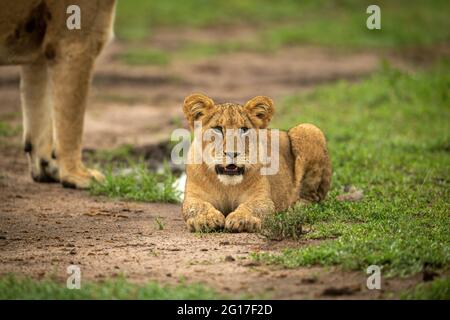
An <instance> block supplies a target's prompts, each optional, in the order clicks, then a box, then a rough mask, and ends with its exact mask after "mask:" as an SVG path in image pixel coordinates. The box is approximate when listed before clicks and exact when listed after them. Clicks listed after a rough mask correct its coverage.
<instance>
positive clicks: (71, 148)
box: [0, 0, 115, 188]
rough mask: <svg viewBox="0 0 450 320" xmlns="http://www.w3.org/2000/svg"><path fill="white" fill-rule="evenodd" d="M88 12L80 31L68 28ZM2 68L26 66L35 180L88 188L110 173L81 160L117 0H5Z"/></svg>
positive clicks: (26, 116)
mask: <svg viewBox="0 0 450 320" xmlns="http://www.w3.org/2000/svg"><path fill="white" fill-rule="evenodd" d="M70 5H78V6H79V7H80V9H81V29H80V30H78V29H75V30H69V29H68V28H67V26H66V19H67V18H68V16H69V15H68V14H67V13H66V10H67V7H68V6H70ZM1 6H2V10H1V11H0V65H2V64H3V65H4V64H20V65H22V67H21V85H20V86H21V100H22V111H23V124H24V126H23V127H24V144H25V150H26V152H27V153H28V158H29V163H30V171H31V175H32V177H33V179H34V180H35V181H61V182H62V183H63V185H65V186H71V187H77V188H86V187H88V185H89V184H90V182H91V181H92V179H95V180H98V181H102V180H103V179H104V177H103V175H102V174H101V173H100V172H98V171H96V170H90V169H87V168H86V167H85V166H84V165H83V163H82V161H81V138H82V132H83V119H84V112H85V108H86V99H87V94H88V90H89V86H90V81H91V76H92V71H93V67H94V61H95V58H96V57H97V56H98V54H99V53H100V51H101V50H102V48H103V46H104V45H105V44H106V43H107V42H108V41H109V40H110V38H111V37H112V27H113V20H114V6H115V1H114V0H5V1H2V4H1Z"/></svg>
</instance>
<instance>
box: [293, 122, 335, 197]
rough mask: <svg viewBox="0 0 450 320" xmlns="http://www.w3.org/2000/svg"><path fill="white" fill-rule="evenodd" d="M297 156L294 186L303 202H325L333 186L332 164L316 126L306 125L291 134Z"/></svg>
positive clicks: (297, 127)
mask: <svg viewBox="0 0 450 320" xmlns="http://www.w3.org/2000/svg"><path fill="white" fill-rule="evenodd" d="M288 136H289V138H290V141H291V150H292V154H293V155H294V159H295V165H294V176H295V185H296V188H297V190H298V193H299V196H300V199H301V200H306V201H307V202H309V201H312V202H318V201H321V200H323V199H324V198H325V196H326V195H327V193H328V190H330V184H331V175H332V169H331V161H330V158H329V156H328V150H327V145H326V139H325V136H324V134H323V133H322V131H321V130H320V129H319V128H317V127H316V126H314V125H312V124H309V123H304V124H299V125H297V126H295V127H293V128H291V129H289V131H288Z"/></svg>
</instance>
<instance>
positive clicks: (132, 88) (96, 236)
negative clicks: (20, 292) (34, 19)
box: [0, 45, 420, 299]
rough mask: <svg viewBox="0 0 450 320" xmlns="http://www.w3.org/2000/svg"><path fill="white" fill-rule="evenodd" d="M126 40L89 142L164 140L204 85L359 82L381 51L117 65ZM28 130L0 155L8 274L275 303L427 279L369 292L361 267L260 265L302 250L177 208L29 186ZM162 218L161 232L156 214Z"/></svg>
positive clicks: (217, 94) (230, 88)
mask: <svg viewBox="0 0 450 320" xmlns="http://www.w3.org/2000/svg"><path fill="white" fill-rule="evenodd" d="M117 50H120V46H118V45H116V46H115V47H113V48H111V49H110V50H109V54H106V55H105V57H104V58H103V59H102V61H101V62H100V63H99V65H98V68H97V73H96V78H95V81H94V88H93V90H92V94H91V103H90V107H89V110H88V113H87V117H86V128H85V146H86V147H87V148H114V147H117V146H119V145H121V144H123V143H133V144H134V145H138V146H139V145H141V146H142V145H148V144H151V143H155V142H157V141H160V140H162V139H167V137H168V134H169V133H170V131H171V130H172V129H173V128H175V127H177V126H180V125H182V123H183V122H182V121H181V120H180V119H181V116H182V115H181V110H180V107H181V105H180V103H181V101H182V100H183V98H184V96H186V95H187V94H189V93H191V92H193V91H201V92H205V93H207V94H209V95H210V96H212V97H213V98H215V99H217V101H226V100H232V101H240V102H244V101H245V100H246V99H249V98H251V97H252V96H255V95H258V94H265V95H269V96H272V97H274V98H275V101H277V99H278V98H280V97H282V96H283V95H286V94H290V93H294V92H298V91H301V90H308V89H310V88H312V87H314V86H316V85H318V84H322V83H327V82H331V81H335V80H337V79H349V80H355V81H356V80H358V79H359V78H361V77H364V76H366V75H368V74H369V73H371V72H373V71H374V70H375V69H376V68H377V67H378V62H379V56H377V55H376V54H374V53H367V52H363V53H357V54H352V55H350V54H341V55H338V54H336V53H333V52H327V51H323V50H321V49H316V48H303V49H285V50H282V51H280V52H279V53H276V54H273V55H259V54H255V53H236V54H230V55H227V56H223V57H217V58H210V59H207V60H201V61H198V62H193V63H185V62H181V61H175V62H174V63H173V64H171V65H170V66H168V67H145V68H144V67H135V68H130V67H127V66H123V65H121V64H120V63H117V62H116V61H115V60H113V56H114V54H115V52H116V51H117ZM17 79H18V76H17V69H16V68H5V69H3V70H2V73H1V74H0V97H1V103H2V107H1V109H0V119H1V120H3V121H6V122H8V123H11V124H12V125H13V126H14V125H16V124H18V123H20V113H19V111H20V106H19V90H18V86H17V81H18V80H17ZM20 144H21V143H20V135H16V136H15V137H13V138H2V145H1V148H2V152H1V154H0V273H1V274H4V273H8V272H14V273H20V274H22V273H23V274H26V275H29V276H32V277H34V278H43V277H45V276H52V275H54V276H56V277H57V278H58V279H61V280H63V279H65V277H66V273H65V272H66V267H67V266H68V265H69V264H77V265H79V266H80V267H81V270H82V276H83V280H99V279H105V278H108V277H111V276H115V275H119V274H124V275H126V276H127V277H128V278H129V279H130V280H131V281H135V282H140V283H142V282H145V281H148V280H157V281H158V282H160V283H163V284H165V283H177V282H179V281H180V279H184V280H185V281H186V282H188V283H190V282H204V283H206V284H207V285H209V286H211V287H213V288H216V289H217V290H218V291H220V292H223V293H225V294H228V295H231V296H234V297H238V296H241V295H244V294H251V295H262V296H264V297H273V298H286V299H287V298H289V299H292V298H349V297H350V298H380V297H386V296H387V293H388V292H390V291H396V292H397V291H398V290H401V289H404V288H409V287H411V286H412V285H414V284H416V283H417V282H419V281H420V276H416V277H413V278H410V279H403V280H388V281H386V282H384V283H383V288H384V290H383V291H376V290H375V291H369V290H367V289H366V288H365V281H366V276H365V275H364V274H363V273H362V272H343V271H340V270H337V269H334V268H331V269H325V268H318V267H313V268H299V269H295V270H287V269H282V268H275V267H268V266H261V265H257V264H255V263H254V262H252V260H251V259H250V258H249V257H248V254H249V253H250V252H255V251H260V250H264V251H268V250H280V249H282V248H284V247H289V246H304V245H308V243H306V242H288V241H283V242H269V241H267V240H266V239H264V238H262V237H261V236H259V235H255V234H226V233H218V234H207V235H201V236H200V235H196V234H191V233H188V232H187V230H186V228H185V226H184V222H183V221H182V219H181V214H180V206H179V205H169V204H151V203H148V204H147V203H132V202H123V201H114V200H109V199H103V198H98V197H92V196H90V195H89V194H88V193H87V192H82V191H75V190H67V189H63V188H61V187H60V186H59V185H58V184H36V183H33V182H31V178H30V177H29V174H28V171H27V164H26V159H25V156H24V155H23V153H22V151H21V146H20ZM157 217H160V219H161V220H162V221H163V224H164V229H163V230H159V228H158V225H157V223H156V222H155V219H156V218H157Z"/></svg>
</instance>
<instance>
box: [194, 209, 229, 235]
mask: <svg viewBox="0 0 450 320" xmlns="http://www.w3.org/2000/svg"><path fill="white" fill-rule="evenodd" d="M186 224H187V226H188V228H189V231H191V232H209V231H214V230H220V229H222V228H223V226H224V225H225V217H224V215H223V214H222V213H221V212H219V211H218V210H208V211H207V212H206V213H199V214H197V215H196V216H195V217H193V218H189V219H187V221H186Z"/></svg>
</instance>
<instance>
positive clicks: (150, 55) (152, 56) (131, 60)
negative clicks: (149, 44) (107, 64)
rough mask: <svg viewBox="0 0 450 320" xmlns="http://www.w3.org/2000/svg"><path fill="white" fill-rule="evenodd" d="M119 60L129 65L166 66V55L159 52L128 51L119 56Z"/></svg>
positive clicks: (168, 58)
mask: <svg viewBox="0 0 450 320" xmlns="http://www.w3.org/2000/svg"><path fill="white" fill-rule="evenodd" d="M119 57H120V59H121V60H123V61H124V62H125V63H127V64H129V65H162V66H163V65H167V64H168V63H169V61H170V57H169V55H168V53H166V52H164V51H161V50H148V49H136V48H134V49H130V50H127V51H125V52H123V53H121V54H120V56H119Z"/></svg>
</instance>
